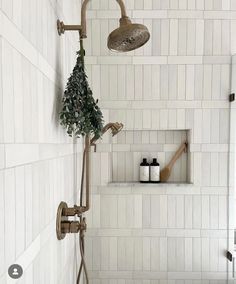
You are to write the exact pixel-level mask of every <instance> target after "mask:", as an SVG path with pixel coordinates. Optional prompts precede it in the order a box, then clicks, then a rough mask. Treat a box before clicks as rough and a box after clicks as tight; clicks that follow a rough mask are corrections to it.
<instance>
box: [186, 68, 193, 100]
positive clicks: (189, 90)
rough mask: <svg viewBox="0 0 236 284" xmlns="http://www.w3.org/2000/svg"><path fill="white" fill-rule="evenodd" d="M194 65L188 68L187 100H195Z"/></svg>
mask: <svg viewBox="0 0 236 284" xmlns="http://www.w3.org/2000/svg"><path fill="white" fill-rule="evenodd" d="M194 73H195V68H194V65H188V66H187V67H186V99H187V100H193V99H194Z"/></svg>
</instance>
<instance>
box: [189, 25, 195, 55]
mask: <svg viewBox="0 0 236 284" xmlns="http://www.w3.org/2000/svg"><path fill="white" fill-rule="evenodd" d="M195 46H196V21H195V20H188V23H187V55H195Z"/></svg>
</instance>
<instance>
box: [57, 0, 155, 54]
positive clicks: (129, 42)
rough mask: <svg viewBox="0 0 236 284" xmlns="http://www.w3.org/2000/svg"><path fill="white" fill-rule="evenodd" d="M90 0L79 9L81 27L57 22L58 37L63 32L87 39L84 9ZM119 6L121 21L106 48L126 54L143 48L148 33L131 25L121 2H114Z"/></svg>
mask: <svg viewBox="0 0 236 284" xmlns="http://www.w3.org/2000/svg"><path fill="white" fill-rule="evenodd" d="M89 1H90V0H83V2H82V7H81V25H65V24H64V23H63V22H61V21H60V20H58V21H57V30H58V33H59V35H61V34H64V32H65V31H72V30H73V31H79V33H80V38H81V39H84V38H86V37H87V28H86V9H87V5H88V2H89ZM116 2H117V3H118V4H119V6H120V10H121V19H120V27H119V28H118V29H115V30H114V31H113V32H111V33H110V35H109V36H108V40H107V46H108V48H109V49H110V50H113V51H118V52H126V51H131V50H134V49H137V48H139V47H141V46H143V45H144V44H145V43H146V42H147V41H148V40H149V38H150V33H149V31H148V29H147V27H146V26H144V25H141V24H132V23H131V20H130V19H129V17H128V16H127V14H126V9H125V4H124V1H123V0H116Z"/></svg>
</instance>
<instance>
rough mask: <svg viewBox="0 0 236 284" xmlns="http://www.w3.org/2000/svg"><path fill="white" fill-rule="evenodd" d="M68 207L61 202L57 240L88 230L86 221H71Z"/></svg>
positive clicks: (58, 213)
mask: <svg viewBox="0 0 236 284" xmlns="http://www.w3.org/2000/svg"><path fill="white" fill-rule="evenodd" d="M67 209H68V206H67V204H66V203H65V202H61V203H60V205H59V207H58V210H57V223H56V224H57V225H56V226H57V230H56V232H57V239H58V240H62V239H64V238H65V236H66V234H68V233H79V232H80V231H85V230H86V228H87V225H86V219H85V218H83V219H82V220H81V221H80V222H79V221H70V220H69V219H68V215H67V214H66V211H65V210H67Z"/></svg>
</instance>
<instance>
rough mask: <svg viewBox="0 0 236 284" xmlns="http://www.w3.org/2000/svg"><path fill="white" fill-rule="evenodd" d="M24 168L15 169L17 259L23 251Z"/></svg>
mask: <svg viewBox="0 0 236 284" xmlns="http://www.w3.org/2000/svg"><path fill="white" fill-rule="evenodd" d="M24 174H25V172H24V167H18V168H16V169H15V184H16V189H15V193H16V200H17V202H16V235H17V241H16V257H19V255H20V254H22V253H23V251H24V249H25V214H24V213H25V212H24V208H25V192H24V178H25V177H24Z"/></svg>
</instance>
